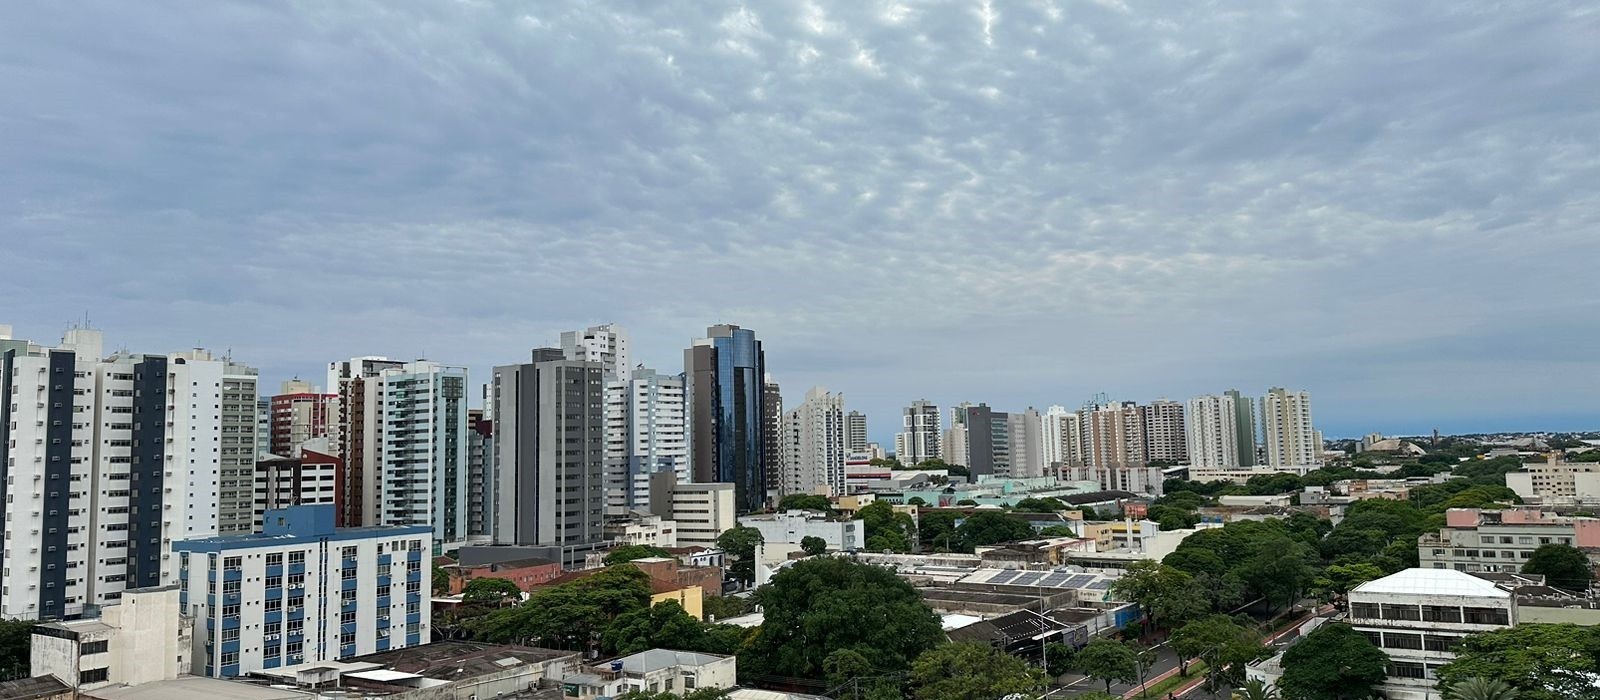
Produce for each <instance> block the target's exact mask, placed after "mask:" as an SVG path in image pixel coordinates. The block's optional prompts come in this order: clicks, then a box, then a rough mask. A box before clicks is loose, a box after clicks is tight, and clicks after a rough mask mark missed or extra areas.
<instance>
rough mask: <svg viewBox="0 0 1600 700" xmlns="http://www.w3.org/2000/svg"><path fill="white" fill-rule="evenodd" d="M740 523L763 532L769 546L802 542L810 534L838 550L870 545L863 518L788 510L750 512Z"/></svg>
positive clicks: (846, 550) (764, 540)
mask: <svg viewBox="0 0 1600 700" xmlns="http://www.w3.org/2000/svg"><path fill="white" fill-rule="evenodd" d="M739 524H740V525H743V526H745V527H753V528H755V529H757V530H760V531H761V538H762V541H763V542H765V543H766V544H767V545H769V546H770V545H778V544H791V545H797V546H798V545H799V544H800V541H801V540H803V539H805V538H807V537H819V538H821V539H822V541H824V542H827V543H828V549H830V550H832V551H835V552H850V551H855V550H859V549H863V548H865V547H866V546H867V529H866V527H865V526H864V525H863V524H862V523H861V521H859V520H839V519H837V518H831V517H828V516H827V515H824V514H822V513H818V512H815V511H795V510H791V511H785V512H782V513H769V514H762V515H746V516H744V517H741V518H739Z"/></svg>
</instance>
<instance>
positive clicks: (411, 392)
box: [340, 360, 468, 544]
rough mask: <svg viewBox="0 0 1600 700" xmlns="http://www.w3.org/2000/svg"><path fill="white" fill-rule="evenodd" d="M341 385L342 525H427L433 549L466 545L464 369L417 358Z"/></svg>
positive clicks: (354, 377)
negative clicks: (343, 466) (342, 444)
mask: <svg viewBox="0 0 1600 700" xmlns="http://www.w3.org/2000/svg"><path fill="white" fill-rule="evenodd" d="M363 373H364V372H363ZM342 384H343V393H342V397H343V398H342V400H341V402H340V410H341V415H342V416H343V420H345V421H347V425H346V426H345V427H346V429H347V431H348V432H346V434H345V441H346V444H345V452H346V455H347V456H346V457H344V463H345V473H346V481H345V484H343V487H344V488H345V489H346V491H345V493H344V498H343V499H342V500H343V503H342V505H343V506H345V513H343V514H341V515H342V517H341V518H340V525H342V526H357V525H363V526H376V525H383V526H396V527H398V526H408V525H431V526H432V527H433V530H434V541H435V543H436V544H453V543H457V542H462V541H464V540H466V538H467V507H466V494H467V476H468V468H467V444H468V439H467V397H466V388H467V370H466V369H465V368H462V367H449V366H446V365H442V364H439V363H437V362H430V361H427V360H417V361H415V362H406V363H403V364H400V365H398V366H386V367H383V368H382V369H378V370H377V373H376V374H375V375H374V376H359V375H358V376H352V377H348V378H345V379H344V380H343V381H342ZM344 399H348V400H344Z"/></svg>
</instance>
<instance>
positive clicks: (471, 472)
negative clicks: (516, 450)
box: [467, 409, 495, 539]
mask: <svg viewBox="0 0 1600 700" xmlns="http://www.w3.org/2000/svg"><path fill="white" fill-rule="evenodd" d="M485 413H486V412H485V411H484V410H483V409H471V410H469V411H467V537H469V538H476V539H482V538H487V537H489V536H490V535H491V534H493V532H494V488H495V481H494V422H493V421H491V420H489V419H488V418H486V417H485Z"/></svg>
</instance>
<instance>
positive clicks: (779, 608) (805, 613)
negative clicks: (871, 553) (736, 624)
mask: <svg viewBox="0 0 1600 700" xmlns="http://www.w3.org/2000/svg"><path fill="white" fill-rule="evenodd" d="M755 600H756V603H758V604H760V605H761V606H762V608H763V610H764V611H765V622H764V623H763V624H762V625H761V628H760V631H759V632H758V633H757V634H756V635H755V637H754V638H753V639H752V640H751V641H750V643H749V645H748V646H747V647H746V649H745V651H744V653H743V654H741V655H740V657H739V670H740V672H741V673H747V674H750V675H770V676H793V677H803V678H817V677H821V676H823V675H824V672H823V669H822V660H823V659H825V658H827V657H828V655H829V654H832V653H833V652H835V651H838V650H840V649H852V650H854V651H856V652H857V653H860V654H861V655H862V656H864V657H866V659H867V660H868V661H869V662H870V663H871V664H872V666H873V668H876V669H879V670H880V671H885V672H895V671H901V670H904V669H906V668H908V667H909V666H910V664H911V660H912V659H915V658H916V657H917V656H918V655H919V654H921V653H922V652H924V651H927V650H928V649H930V648H932V647H934V646H936V645H937V644H939V643H940V642H941V641H942V640H943V639H944V632H943V630H942V629H941V628H940V625H939V618H938V617H937V616H935V615H934V614H933V611H932V610H930V609H929V608H928V606H927V605H926V604H924V603H923V602H922V598H921V596H919V595H918V594H917V591H916V589H914V588H912V587H911V585H910V584H908V583H906V582H905V581H904V580H903V579H901V578H900V577H899V576H896V575H895V574H894V572H892V571H890V570H888V569H885V568H883V567H880V566H872V565H870V564H860V563H856V562H854V561H851V560H849V559H844V558H839V557H819V558H815V559H806V560H803V561H800V562H797V563H795V564H794V565H793V566H790V567H788V568H785V569H783V570H782V571H780V572H778V574H777V575H775V576H773V577H772V581H771V582H770V583H768V584H767V585H765V586H762V587H761V588H759V589H757V590H756V592H755Z"/></svg>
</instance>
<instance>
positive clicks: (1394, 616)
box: [1383, 603, 1422, 620]
mask: <svg viewBox="0 0 1600 700" xmlns="http://www.w3.org/2000/svg"><path fill="white" fill-rule="evenodd" d="M1383 619H1385V620H1421V619H1422V612H1421V610H1420V609H1418V607H1417V606H1415V605H1391V604H1389V603H1384V604H1383Z"/></svg>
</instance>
